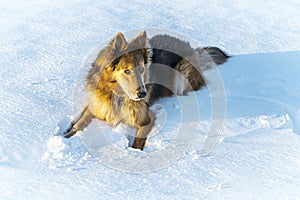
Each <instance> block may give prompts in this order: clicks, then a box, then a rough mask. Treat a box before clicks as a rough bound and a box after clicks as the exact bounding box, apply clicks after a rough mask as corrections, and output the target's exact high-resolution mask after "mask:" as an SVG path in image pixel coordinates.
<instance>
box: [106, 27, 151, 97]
mask: <svg viewBox="0 0 300 200" xmlns="http://www.w3.org/2000/svg"><path fill="white" fill-rule="evenodd" d="M110 45H111V50H112V53H113V56H114V59H113V62H112V63H111V64H110V66H109V67H108V70H110V73H111V74H112V78H113V80H114V81H116V82H117V84H116V86H115V88H114V93H115V94H116V95H118V96H124V95H127V96H128V97H129V98H131V99H132V100H135V101H139V100H142V99H144V98H145V97H146V95H147V90H146V86H145V84H146V83H147V81H148V68H149V64H150V55H151V50H150V48H149V47H148V39H147V36H146V32H145V31H143V32H141V33H140V34H139V35H138V36H137V37H136V38H134V39H133V40H131V41H129V42H127V41H126V40H125V37H124V36H123V34H122V33H117V34H116V36H115V37H114V39H113V40H112V41H111V43H110Z"/></svg>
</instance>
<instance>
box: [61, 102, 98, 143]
mask: <svg viewBox="0 0 300 200" xmlns="http://www.w3.org/2000/svg"><path fill="white" fill-rule="evenodd" d="M93 118H94V116H93V114H92V113H91V111H90V110H89V109H88V106H86V107H84V109H83V110H82V112H81V113H80V115H79V117H78V118H77V120H76V121H73V122H72V123H71V127H70V128H69V129H67V130H66V132H64V137H65V138H70V137H72V136H73V135H75V134H76V133H77V131H82V130H83V129H84V128H85V127H87V126H88V125H89V123H90V122H91V121H92V119H93Z"/></svg>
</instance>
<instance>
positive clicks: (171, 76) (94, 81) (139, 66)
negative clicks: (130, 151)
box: [64, 31, 228, 150]
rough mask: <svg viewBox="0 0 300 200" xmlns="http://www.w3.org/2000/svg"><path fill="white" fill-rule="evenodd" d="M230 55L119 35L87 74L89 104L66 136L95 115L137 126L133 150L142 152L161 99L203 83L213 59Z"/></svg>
mask: <svg viewBox="0 0 300 200" xmlns="http://www.w3.org/2000/svg"><path fill="white" fill-rule="evenodd" d="M227 58H228V56H227V55H226V54H225V53H224V52H223V51H221V50H220V49H219V48H217V47H205V48H195V49H194V48H192V47H191V46H190V44H189V43H188V42H185V41H182V40H180V39H177V38H174V37H172V36H169V35H156V36H154V37H152V38H150V39H148V38H147V35H146V32H145V31H143V32H141V33H140V34H139V35H137V36H136V37H135V38H134V39H132V40H131V41H126V39H125V37H124V36H123V34H122V33H117V34H116V35H115V37H114V38H113V39H112V40H111V41H110V43H109V44H108V46H106V47H105V48H104V49H102V50H101V52H100V53H99V55H98V57H97V59H96V60H95V61H94V63H93V65H92V68H91V69H90V71H89V73H88V75H87V78H86V92H87V99H88V101H87V103H86V105H85V106H84V108H83V109H82V112H81V114H80V116H79V117H78V118H77V120H75V121H73V122H72V124H71V126H70V128H69V129H68V130H66V131H65V133H64V136H65V137H66V138H69V137H71V136H73V135H74V134H76V132H77V131H81V130H83V129H84V128H85V127H86V126H88V124H89V123H90V122H91V120H92V119H93V118H98V119H100V120H104V121H107V122H108V123H110V124H113V125H117V124H119V123H124V124H126V125H128V126H132V127H135V128H137V133H136V136H135V139H134V142H133V144H132V147H133V148H137V149H141V150H143V148H144V146H145V143H146V140H147V136H148V134H149V133H150V131H151V129H152V127H153V125H154V121H155V115H154V113H153V112H152V111H151V110H150V109H149V107H150V106H151V105H152V104H153V102H154V101H155V100H156V99H157V98H161V97H164V96H171V95H184V94H186V93H187V92H189V91H194V90H199V89H200V88H201V87H202V86H204V85H205V79H204V77H203V75H202V71H203V70H206V69H207V68H209V67H208V66H209V64H208V63H209V62H214V63H215V64H222V63H224V62H226V60H227Z"/></svg>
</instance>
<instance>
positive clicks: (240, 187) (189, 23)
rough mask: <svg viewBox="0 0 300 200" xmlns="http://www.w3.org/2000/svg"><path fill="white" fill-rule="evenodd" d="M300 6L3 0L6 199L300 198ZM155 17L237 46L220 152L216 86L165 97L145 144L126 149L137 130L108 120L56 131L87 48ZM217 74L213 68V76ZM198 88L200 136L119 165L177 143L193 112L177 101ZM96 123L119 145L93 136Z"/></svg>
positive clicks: (0, 147)
mask: <svg viewBox="0 0 300 200" xmlns="http://www.w3.org/2000/svg"><path fill="white" fill-rule="evenodd" d="M299 13H300V3H299V1H279V0H277V1H243V2H240V1H220V0H215V1H210V2H209V3H208V2H204V1H189V2H186V3H185V4H183V3H182V2H181V1H168V2H163V1H155V2H154V1H135V0H133V1H130V2H128V1H110V2H104V1H103V2H98V1H80V0H79V1H68V0H67V1H55V0H54V1H48V0H36V1H18V0H16V1H6V0H1V1H0V19H1V20H0V27H1V28H0V32H1V40H0V54H1V56H0V65H1V72H0V73H1V74H0V84H1V88H0V97H1V105H0V116H1V118H0V119H1V120H0V128H1V132H0V198H1V199H66V198H68V199H83V198H84V199H95V198H96V199H108V198H110V199H128V198H131V199H140V198H151V199H174V198H179V199H191V198H192V199H195V198H198V199H299V198H300V192H299V188H300V146H299V144H300V136H299V133H300V103H299V97H300V93H299V91H300V79H299V74H300V67H299V62H298V59H299V57H300V40H299V38H300V37H299V36H300V24H299V21H300V15H299ZM149 27H159V28H162V29H169V30H173V31H176V32H178V33H180V34H182V35H184V36H185V37H187V38H191V40H193V41H194V42H197V44H199V45H201V46H206V45H214V46H218V47H221V48H222V49H224V50H225V51H226V52H228V53H229V54H231V55H234V56H233V57H232V58H231V59H230V60H229V62H228V63H226V64H224V65H222V66H220V67H219V71H217V73H218V72H219V73H220V74H221V77H222V79H223V83H224V88H225V94H226V118H225V121H224V127H223V129H222V131H221V135H220V136H217V138H216V139H217V142H218V143H217V144H216V145H215V146H214V148H212V151H209V153H208V154H207V155H206V156H203V151H202V150H203V146H204V145H203V144H204V142H205V141H207V138H210V137H213V136H211V135H207V132H208V129H209V127H210V124H211V122H212V121H211V116H212V113H213V112H212V110H211V98H210V97H211V93H210V91H209V90H208V89H203V90H201V91H197V92H195V93H192V94H190V95H189V96H185V97H178V98H177V97H172V98H165V99H162V100H160V101H158V102H157V105H154V106H153V107H152V108H151V109H153V110H154V111H155V112H156V114H157V117H158V120H157V122H156V125H155V128H154V130H153V132H152V134H151V137H150V138H149V141H148V145H147V147H146V149H145V152H139V151H135V150H133V149H130V148H127V146H128V142H129V141H128V139H127V137H126V135H125V134H124V133H126V134H128V133H130V132H133V130H131V129H129V128H128V127H125V126H118V127H116V128H111V127H109V126H108V125H106V124H105V123H101V122H99V121H94V122H93V123H92V124H91V126H89V128H88V129H87V130H86V131H84V132H82V133H80V137H73V138H71V139H69V140H66V139H63V138H61V137H59V136H54V134H55V133H56V132H57V131H58V130H57V127H61V126H63V125H64V124H66V122H68V120H69V117H67V115H72V114H73V101H74V98H73V91H74V84H75V83H76V82H77V81H78V78H77V76H78V72H79V71H80V69H81V66H82V63H83V62H84V61H85V60H86V58H87V57H88V56H89V55H90V52H92V51H93V50H94V49H96V48H98V47H99V45H101V44H103V42H106V41H107V40H108V39H110V38H111V37H112V36H113V35H114V34H115V33H116V32H118V31H122V32H126V31H129V30H133V29H135V30H136V29H145V28H149ZM271 52H277V53H271ZM258 53H259V54H258ZM242 54H247V55H242ZM215 73H216V71H213V70H212V71H210V72H207V74H206V75H207V77H208V78H209V80H210V82H211V83H210V84H213V83H214V82H213V81H214V78H215V75H216V74H215ZM79 76H80V74H79ZM74 95H75V96H76V93H75V94H74ZM193 95H194V96H196V99H197V103H198V108H199V112H200V117H199V119H198V120H197V119H194V118H193V119H192V120H190V121H185V122H186V123H185V124H184V125H186V126H187V127H189V126H190V127H191V129H192V128H193V130H191V131H194V132H195V134H196V135H195V137H194V138H193V139H192V141H191V142H192V143H191V146H190V147H189V148H187V149H186V150H185V151H183V153H182V152H181V154H180V156H179V158H178V159H176V160H172V162H170V163H166V162H163V161H165V160H163V161H161V160H156V161H157V164H156V163H155V162H154V163H153V162H152V163H150V164H152V166H149V165H146V169H148V172H147V173H146V172H145V173H130V172H128V169H127V171H126V169H125V170H124V168H123V171H120V165H114V164H115V162H110V161H111V160H108V158H109V157H110V156H111V158H116V157H114V156H118V155H124V156H128V155H129V156H133V157H134V158H135V159H136V160H138V161H141V162H142V161H143V160H145V159H146V160H147V158H149V155H152V153H153V152H159V151H161V150H167V149H168V148H170V147H171V146H170V145H171V144H172V142H173V140H174V137H177V136H178V135H179V134H180V133H179V132H178V128H179V127H180V126H181V124H182V121H180V120H182V118H181V116H182V115H183V114H184V113H186V112H184V110H183V109H182V107H181V106H182V105H181V104H180V103H178V102H190V101H191V99H193V98H192V97H194V96H193ZM99 127H102V128H103V130H105V132H104V133H103V134H104V135H105V138H106V139H107V140H108V141H109V142H110V143H113V144H114V145H113V146H114V147H116V148H114V149H112V150H111V149H109V148H110V147H111V146H112V145H107V144H108V143H107V141H103V140H101V141H97V140H95V139H97V137H99V135H98V134H97V133H98V130H97V129H99ZM99 132H101V131H99ZM102 132H103V131H102ZM102 139H103V135H102ZM86 146H88V148H86ZM90 147H94V149H96V150H102V153H100V154H96V153H97V152H98V151H97V152H96V151H93V149H91V148H90ZM172 148H173V150H174V151H176V149H175V148H174V147H172ZM116 152H117V153H118V152H121V154H116ZM101 156H103V157H101ZM105 159H107V160H105ZM112 160H113V159H112ZM123 161H124V160H123ZM121 164H122V162H121ZM123 164H124V163H123ZM148 164H149V163H148ZM160 164H162V165H160ZM164 164H166V165H164ZM130 166H131V167H133V168H131V170H137V171H138V170H141V168H140V166H141V165H138V164H136V165H135V163H131V164H130ZM157 166H160V167H157ZM147 167H148V168H147ZM117 169H119V170H117ZM149 169H153V171H151V170H149ZM154 169H155V170H154ZM121 170H122V169H121ZM149 171H150V172H149Z"/></svg>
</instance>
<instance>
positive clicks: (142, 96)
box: [137, 91, 147, 99]
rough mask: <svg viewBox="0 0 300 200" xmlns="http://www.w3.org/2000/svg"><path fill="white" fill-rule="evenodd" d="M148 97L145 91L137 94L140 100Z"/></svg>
mask: <svg viewBox="0 0 300 200" xmlns="http://www.w3.org/2000/svg"><path fill="white" fill-rule="evenodd" d="M146 95H147V93H146V92H145V91H140V92H138V93H137V96H138V98H141V99H142V98H145V96H146Z"/></svg>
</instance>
